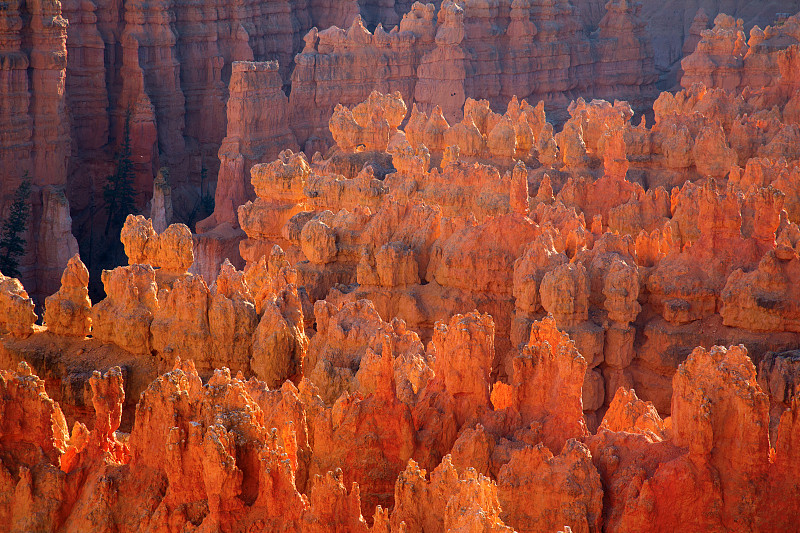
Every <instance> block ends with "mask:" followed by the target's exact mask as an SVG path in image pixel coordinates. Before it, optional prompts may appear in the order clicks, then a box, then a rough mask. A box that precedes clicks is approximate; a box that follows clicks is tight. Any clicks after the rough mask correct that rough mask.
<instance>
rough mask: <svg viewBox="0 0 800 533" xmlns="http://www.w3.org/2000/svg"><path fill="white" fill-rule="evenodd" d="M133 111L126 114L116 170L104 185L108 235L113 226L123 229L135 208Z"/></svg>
mask: <svg viewBox="0 0 800 533" xmlns="http://www.w3.org/2000/svg"><path fill="white" fill-rule="evenodd" d="M130 126H131V112H130V110H128V112H127V113H126V114H125V131H124V136H123V139H122V146H121V147H120V149H119V152H118V153H117V157H116V170H115V171H114V174H113V175H111V176H109V177H108V179H107V181H106V184H105V186H104V187H103V200H105V203H106V211H107V213H108V220H107V221H106V235H108V232H109V231H110V230H111V228H112V227H113V228H116V229H121V228H122V226H123V224H125V218H126V217H127V216H128V215H129V214H130V213H133V211H134V209H135V203H134V202H135V199H136V191H135V190H134V188H133V182H134V179H135V178H136V175H135V174H134V172H133V161H132V160H131V128H130Z"/></svg>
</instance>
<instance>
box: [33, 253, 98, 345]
mask: <svg viewBox="0 0 800 533" xmlns="http://www.w3.org/2000/svg"><path fill="white" fill-rule="evenodd" d="M91 309H92V302H91V300H89V271H88V270H86V265H84V264H83V262H82V261H81V258H80V256H78V255H74V256H72V259H70V260H69V262H68V263H67V268H65V269H64V273H63V274H62V275H61V288H60V289H59V290H58V292H57V293H55V294H53V295H52V296H48V297H47V299H46V300H45V310H44V323H45V325H46V326H47V330H48V331H51V332H53V333H55V334H56V335H69V336H72V337H85V336H86V335H88V334H89V329H90V328H91V325H92V317H91Z"/></svg>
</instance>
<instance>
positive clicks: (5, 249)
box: [0, 172, 31, 278]
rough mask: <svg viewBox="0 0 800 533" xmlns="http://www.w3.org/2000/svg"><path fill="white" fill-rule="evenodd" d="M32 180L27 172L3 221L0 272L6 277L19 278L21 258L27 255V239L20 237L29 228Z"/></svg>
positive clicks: (0, 240) (0, 243) (0, 241)
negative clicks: (29, 198)
mask: <svg viewBox="0 0 800 533" xmlns="http://www.w3.org/2000/svg"><path fill="white" fill-rule="evenodd" d="M30 194H31V178H30V176H29V175H28V173H27V172H25V175H24V176H23V177H22V183H20V184H19V187H17V190H16V192H14V201H13V203H12V204H11V212H10V213H9V214H8V218H7V219H5V220H4V221H3V233H2V237H0V272H2V273H3V274H5V275H6V276H11V277H15V278H16V277H19V258H20V257H21V256H22V255H23V254H24V253H25V239H24V238H23V237H21V236H20V233H24V232H25V230H26V229H27V227H28V217H29V216H30V214H31V204H30V202H29V201H28V197H29V196H30Z"/></svg>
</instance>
